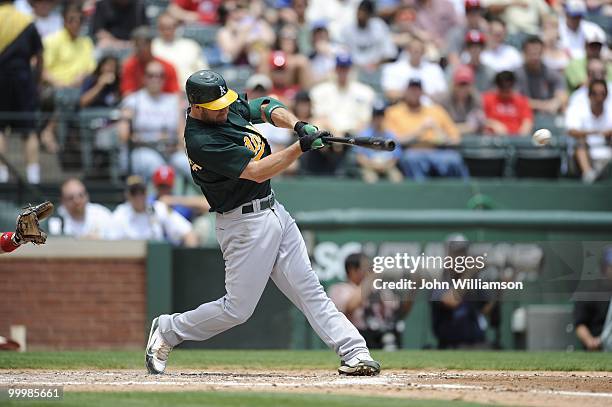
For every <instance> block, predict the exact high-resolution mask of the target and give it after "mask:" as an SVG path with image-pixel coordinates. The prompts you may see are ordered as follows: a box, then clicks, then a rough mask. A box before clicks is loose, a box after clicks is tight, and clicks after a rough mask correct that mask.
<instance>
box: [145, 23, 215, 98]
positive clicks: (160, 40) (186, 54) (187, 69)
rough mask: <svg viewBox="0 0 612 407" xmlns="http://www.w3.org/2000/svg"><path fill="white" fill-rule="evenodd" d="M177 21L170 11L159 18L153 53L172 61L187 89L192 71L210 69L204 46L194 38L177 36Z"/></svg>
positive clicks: (181, 83) (179, 80)
mask: <svg viewBox="0 0 612 407" xmlns="http://www.w3.org/2000/svg"><path fill="white" fill-rule="evenodd" d="M176 27H177V21H176V20H175V19H174V17H172V16H171V15H170V14H168V13H164V14H162V15H160V16H159V17H158V18H157V32H158V37H157V38H155V39H154V40H153V43H152V46H151V49H152V51H153V55H154V56H156V57H158V58H162V59H164V60H166V61H172V65H173V66H174V68H175V70H176V73H177V75H178V82H179V86H180V88H181V89H182V90H184V89H185V82H187V78H188V77H189V75H191V74H192V73H194V72H196V71H199V70H200V69H208V63H207V62H206V60H205V58H204V55H203V53H202V47H200V45H199V44H198V43H197V42H195V41H194V40H192V39H189V38H179V37H177V36H176Z"/></svg>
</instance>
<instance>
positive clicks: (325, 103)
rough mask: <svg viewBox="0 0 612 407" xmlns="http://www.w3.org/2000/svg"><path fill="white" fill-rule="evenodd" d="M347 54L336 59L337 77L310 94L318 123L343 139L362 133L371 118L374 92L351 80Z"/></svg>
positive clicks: (316, 87) (349, 62) (349, 61)
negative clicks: (343, 137)
mask: <svg viewBox="0 0 612 407" xmlns="http://www.w3.org/2000/svg"><path fill="white" fill-rule="evenodd" d="M351 66H352V60H351V56H350V55H348V54H339V55H338V56H337V57H336V77H335V78H334V79H331V80H329V81H327V82H324V83H321V84H319V85H317V86H315V87H314V88H312V90H311V91H310V97H311V99H312V102H313V116H314V120H315V122H316V123H317V124H318V125H319V126H320V127H322V128H325V129H328V130H329V131H330V132H331V133H332V134H334V135H336V136H338V137H342V136H345V135H350V134H356V133H358V132H360V131H361V130H363V129H364V128H365V127H366V126H367V125H368V123H369V122H370V119H371V117H372V105H373V104H374V98H375V92H374V90H373V89H372V88H371V87H369V86H368V85H365V84H363V83H360V82H358V81H357V80H355V79H353V78H352V74H351V71H352V70H351Z"/></svg>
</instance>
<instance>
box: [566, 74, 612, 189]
mask: <svg viewBox="0 0 612 407" xmlns="http://www.w3.org/2000/svg"><path fill="white" fill-rule="evenodd" d="M607 97H608V86H607V84H606V81H605V80H603V79H595V80H593V81H591V83H590V84H589V104H587V105H582V104H579V105H578V104H576V105H573V106H570V108H568V109H567V112H566V117H565V127H566V128H567V131H568V134H569V135H570V136H572V137H574V138H576V142H577V146H576V161H577V162H578V166H579V167H580V170H581V172H582V179H583V181H584V182H587V183H591V182H594V181H595V180H596V179H597V178H598V177H599V175H600V174H601V173H602V172H603V170H604V169H605V168H606V167H607V165H608V163H609V162H610V161H611V160H612V147H611V146H610V143H611V139H612V110H610V108H609V106H606V104H605V100H606V98H607Z"/></svg>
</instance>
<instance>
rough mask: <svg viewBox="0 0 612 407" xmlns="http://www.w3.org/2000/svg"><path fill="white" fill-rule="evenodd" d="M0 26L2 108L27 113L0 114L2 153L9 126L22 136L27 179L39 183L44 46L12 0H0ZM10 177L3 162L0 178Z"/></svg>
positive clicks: (0, 99) (0, 152) (30, 19)
mask: <svg viewBox="0 0 612 407" xmlns="http://www.w3.org/2000/svg"><path fill="white" fill-rule="evenodd" d="M0 27H2V29H0V89H2V91H1V92H0V112H11V113H15V114H17V115H20V114H21V115H25V116H26V117H19V118H17V117H16V118H15V119H13V120H11V119H9V118H5V117H3V118H0V154H3V155H5V154H6V150H7V146H6V139H5V136H4V131H5V130H6V128H7V127H10V128H11V131H12V132H14V133H19V134H21V135H22V136H23V140H24V150H25V153H24V156H25V163H26V177H27V180H28V182H29V183H32V184H38V183H39V182H40V164H39V161H38V160H39V157H38V154H39V144H38V137H37V135H36V132H35V130H36V126H37V124H36V120H35V117H34V112H35V111H36V110H37V109H38V106H39V97H38V88H39V86H40V83H41V77H42V66H43V46H42V42H41V39H40V34H39V33H38V31H37V30H36V26H35V25H34V23H33V22H32V18H31V17H29V16H27V15H26V14H24V13H22V12H20V11H18V10H17V9H16V8H15V7H14V5H13V4H12V1H6V0H4V1H2V0H0ZM8 179H9V172H8V168H7V167H6V166H5V165H4V164H3V163H0V182H7V181H8Z"/></svg>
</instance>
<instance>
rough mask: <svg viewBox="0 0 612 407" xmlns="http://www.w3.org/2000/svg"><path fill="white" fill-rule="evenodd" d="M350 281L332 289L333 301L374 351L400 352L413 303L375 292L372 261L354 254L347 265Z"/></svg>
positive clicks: (392, 294) (331, 297) (387, 291)
mask: <svg viewBox="0 0 612 407" xmlns="http://www.w3.org/2000/svg"><path fill="white" fill-rule="evenodd" d="M344 269H345V270H346V281H344V282H339V283H336V284H333V285H332V286H331V287H330V288H329V298H330V299H331V300H332V302H333V303H334V304H335V305H336V307H337V308H338V311H340V312H342V313H343V314H344V315H346V317H347V318H348V320H349V321H351V323H352V324H353V325H355V327H356V328H357V329H358V330H359V333H360V334H361V335H362V336H363V338H364V339H365V340H366V343H367V345H368V348H370V349H385V350H396V349H398V348H401V347H402V331H403V330H404V322H403V320H404V318H406V315H407V314H408V313H409V312H410V308H411V307H412V302H411V301H400V299H399V298H398V296H397V294H395V293H394V292H392V291H390V290H375V289H373V288H372V281H373V280H374V278H376V277H378V276H377V275H376V274H374V273H373V272H372V271H371V264H370V260H369V259H368V258H367V257H366V256H365V255H363V254H361V253H353V254H350V255H348V256H347V258H346V260H345V261H344Z"/></svg>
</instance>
